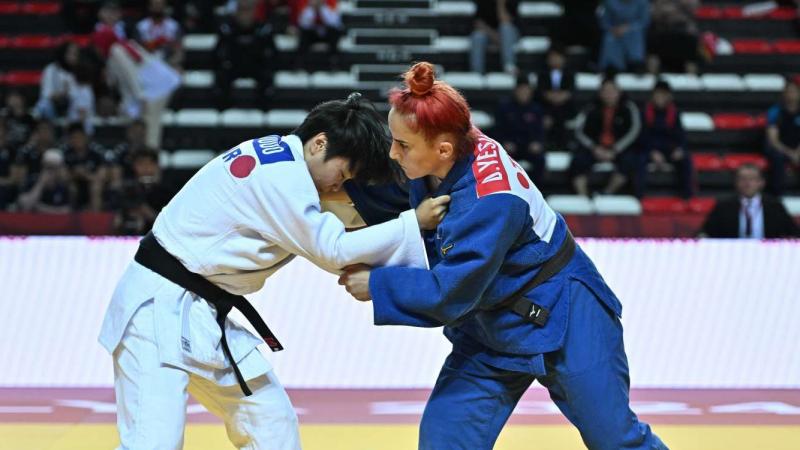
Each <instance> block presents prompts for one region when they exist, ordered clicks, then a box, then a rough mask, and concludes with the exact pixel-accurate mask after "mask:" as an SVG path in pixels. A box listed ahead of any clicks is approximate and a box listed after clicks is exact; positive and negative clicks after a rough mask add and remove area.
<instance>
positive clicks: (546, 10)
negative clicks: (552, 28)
mask: <svg viewBox="0 0 800 450" xmlns="http://www.w3.org/2000/svg"><path fill="white" fill-rule="evenodd" d="M562 14H564V8H562V7H561V5H559V4H558V3H554V2H522V3H520V5H519V15H520V16H521V17H560V16H561V15H562Z"/></svg>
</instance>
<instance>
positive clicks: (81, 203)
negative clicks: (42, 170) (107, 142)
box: [64, 123, 121, 211]
mask: <svg viewBox="0 0 800 450" xmlns="http://www.w3.org/2000/svg"><path fill="white" fill-rule="evenodd" d="M64 161H65V163H66V165H67V168H68V169H69V174H70V177H71V178H72V182H73V184H74V185H75V188H76V189H77V197H76V199H75V200H76V201H75V206H76V207H77V209H79V210H82V209H90V210H92V211H100V210H101V209H102V205H103V193H104V191H106V190H108V189H109V188H110V187H111V185H112V184H113V183H112V172H113V166H114V165H115V162H114V158H113V152H111V151H109V150H106V149H105V148H103V147H102V146H100V145H99V144H97V143H95V142H92V141H91V140H90V139H89V136H88V135H87V134H86V131H85V130H84V129H83V126H82V125H81V124H79V123H74V124H72V125H70V126H69V127H68V128H67V136H66V144H65V146H64ZM118 181H120V182H121V180H118Z"/></svg>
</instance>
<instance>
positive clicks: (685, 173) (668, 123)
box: [634, 81, 694, 198]
mask: <svg viewBox="0 0 800 450" xmlns="http://www.w3.org/2000/svg"><path fill="white" fill-rule="evenodd" d="M640 142H641V150H642V161H641V164H639V172H638V176H637V177H636V179H635V183H634V184H635V185H636V189H635V191H636V194H637V196H639V197H641V196H643V195H644V193H645V190H646V189H647V175H648V172H649V171H650V169H652V170H653V171H668V172H671V171H674V172H675V175H676V181H677V183H678V190H679V192H680V194H681V196H683V197H684V198H689V197H691V196H692V195H693V194H694V186H693V183H694V178H693V166H692V158H691V154H690V153H689V151H688V149H687V148H686V134H685V133H684V131H683V125H682V124H681V114H680V111H679V110H678V108H677V106H675V102H674V101H673V98H672V89H671V88H670V85H669V83H667V82H666V81H659V82H658V83H656V85H655V87H654V88H653V94H652V96H651V97H650V101H649V102H647V104H645V106H644V111H642V134H641V138H640Z"/></svg>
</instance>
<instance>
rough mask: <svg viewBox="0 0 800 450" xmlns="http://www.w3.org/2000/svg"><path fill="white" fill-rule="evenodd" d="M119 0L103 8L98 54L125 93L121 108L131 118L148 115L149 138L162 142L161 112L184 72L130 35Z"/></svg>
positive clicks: (151, 141) (94, 38)
mask: <svg viewBox="0 0 800 450" xmlns="http://www.w3.org/2000/svg"><path fill="white" fill-rule="evenodd" d="M121 14H122V13H121V11H120V8H119V4H118V3H117V2H116V1H108V2H106V3H105V4H104V5H103V7H102V8H101V9H100V13H99V18H100V22H99V23H98V24H97V27H96V28H95V32H94V33H93V34H92V41H93V43H94V47H95V49H96V51H97V54H98V55H99V56H100V58H101V59H102V60H103V61H105V64H106V72H107V74H108V75H109V79H110V81H111V82H112V84H114V85H116V86H117V87H118V88H119V91H120V94H121V96H122V104H121V108H120V109H121V110H122V112H123V114H125V115H126V116H128V117H129V118H131V119H137V118H139V117H142V118H144V120H145V123H147V132H148V135H147V142H148V144H149V145H150V146H152V147H156V148H159V147H160V146H161V131H162V124H161V114H162V112H163V110H164V108H165V106H166V104H167V102H168V101H169V97H170V95H171V94H172V92H174V90H175V89H176V88H177V87H178V86H179V85H180V76H179V75H178V73H177V72H176V71H175V70H174V69H172V68H171V67H170V66H169V65H167V64H166V63H165V62H164V61H161V60H160V59H158V58H156V57H154V56H152V55H150V53H149V52H147V51H146V50H145V49H144V48H143V47H141V46H140V45H139V44H138V43H136V42H134V41H130V40H128V39H127V37H126V34H125V27H124V24H123V22H122V21H121V20H120V18H121Z"/></svg>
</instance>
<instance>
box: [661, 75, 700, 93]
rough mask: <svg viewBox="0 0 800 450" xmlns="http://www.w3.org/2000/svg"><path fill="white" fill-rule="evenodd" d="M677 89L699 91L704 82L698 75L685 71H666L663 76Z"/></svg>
mask: <svg viewBox="0 0 800 450" xmlns="http://www.w3.org/2000/svg"><path fill="white" fill-rule="evenodd" d="M661 78H663V79H664V80H666V82H667V83H669V85H670V87H671V88H672V89H673V90H675V91H699V90H701V89H703V83H702V81H700V78H699V77H698V76H697V75H689V74H685V73H665V74H663V75H662V76H661Z"/></svg>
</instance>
